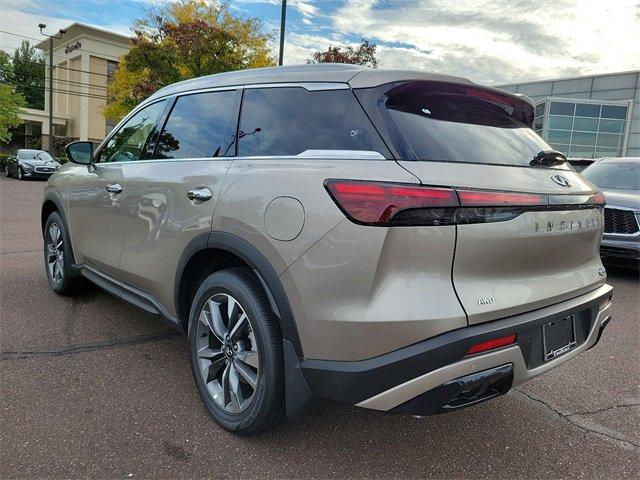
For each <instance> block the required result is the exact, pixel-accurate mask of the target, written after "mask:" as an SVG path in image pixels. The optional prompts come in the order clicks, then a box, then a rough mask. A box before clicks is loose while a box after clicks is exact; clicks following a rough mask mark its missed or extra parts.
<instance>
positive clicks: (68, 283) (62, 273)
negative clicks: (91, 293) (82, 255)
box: [43, 212, 82, 295]
mask: <svg viewBox="0 0 640 480" xmlns="http://www.w3.org/2000/svg"><path fill="white" fill-rule="evenodd" d="M43 233H44V265H45V270H46V273H47V280H49V286H51V289H52V290H53V291H54V292H56V293H58V294H60V295H68V294H70V293H74V292H75V291H76V290H78V287H79V286H80V285H81V284H82V282H81V278H79V276H78V274H77V273H76V271H75V270H74V269H73V266H72V264H71V263H72V260H71V258H72V255H71V245H70V243H69V235H68V233H67V230H66V228H65V226H64V223H63V221H62V217H61V216H60V214H59V213H58V212H53V213H52V214H51V215H49V218H47V222H46V223H45V226H44V232H43Z"/></svg>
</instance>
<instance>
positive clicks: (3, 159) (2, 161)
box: [0, 153, 9, 172]
mask: <svg viewBox="0 0 640 480" xmlns="http://www.w3.org/2000/svg"><path fill="white" fill-rule="evenodd" d="M7 158H9V154H8V153H0V171H2V172H4V167H5V165H6V164H7Z"/></svg>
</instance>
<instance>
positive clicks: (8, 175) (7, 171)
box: [4, 164, 11, 177]
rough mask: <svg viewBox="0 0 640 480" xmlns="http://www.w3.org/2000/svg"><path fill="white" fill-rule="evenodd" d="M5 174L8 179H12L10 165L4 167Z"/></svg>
mask: <svg viewBox="0 0 640 480" xmlns="http://www.w3.org/2000/svg"><path fill="white" fill-rule="evenodd" d="M4 174H5V175H6V176H7V177H10V176H11V174H10V173H9V165H8V164H5V165H4Z"/></svg>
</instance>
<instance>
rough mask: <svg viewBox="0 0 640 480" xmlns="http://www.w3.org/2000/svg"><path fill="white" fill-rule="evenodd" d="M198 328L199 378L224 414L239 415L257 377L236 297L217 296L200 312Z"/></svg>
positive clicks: (253, 346)
mask: <svg viewBox="0 0 640 480" xmlns="http://www.w3.org/2000/svg"><path fill="white" fill-rule="evenodd" d="M197 329H198V331H197V337H196V338H197V344H196V348H197V349H198V352H197V355H198V362H199V367H200V375H201V377H202V380H203V381H204V384H205V385H206V389H207V391H208V392H209V395H210V396H211V398H212V399H213V400H214V401H215V402H216V403H217V404H218V406H219V407H221V408H222V409H223V410H224V411H225V412H227V413H240V412H242V411H243V410H245V409H246V408H247V407H248V406H249V405H250V404H251V400H252V399H253V397H254V395H255V392H256V389H257V385H258V378H259V375H260V361H259V360H260V355H259V351H258V344H257V342H256V338H255V333H254V331H253V328H252V326H251V321H250V319H249V317H248V316H247V314H246V312H245V310H244V308H242V306H241V305H240V303H239V302H238V301H237V300H236V299H235V298H233V297H232V296H231V295H228V294H226V293H217V294H215V295H213V296H212V297H210V298H209V299H208V300H207V301H206V302H205V303H204V305H203V307H202V309H201V310H200V314H199V317H198V326H197Z"/></svg>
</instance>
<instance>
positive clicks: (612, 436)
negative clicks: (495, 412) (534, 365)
mask: <svg viewBox="0 0 640 480" xmlns="http://www.w3.org/2000/svg"><path fill="white" fill-rule="evenodd" d="M513 390H514V391H516V392H517V393H519V394H521V395H522V396H524V397H526V398H528V399H529V400H531V401H533V402H536V403H538V404H541V405H544V406H545V407H546V408H547V409H548V410H549V411H550V412H552V413H554V414H555V415H557V416H558V417H560V418H561V419H562V420H564V421H565V422H567V423H569V424H571V425H572V426H574V427H575V428H577V429H578V430H580V431H582V432H584V433H585V434H593V435H599V436H602V437H605V438H606V439H608V440H611V441H613V442H614V443H616V444H618V445H620V446H621V447H622V448H625V449H627V450H637V449H640V444H639V443H636V442H634V441H633V440H631V439H629V438H628V437H626V436H625V435H623V434H621V433H619V432H616V431H615V430H610V429H608V428H606V427H604V426H602V425H599V424H597V423H594V422H590V421H587V420H580V419H579V415H588V414H589V413H579V412H577V413H567V412H563V411H562V410H560V409H558V408H557V407H555V406H554V405H551V404H550V403H547V402H545V401H544V400H542V399H541V398H539V397H536V396H534V395H531V394H529V393H527V392H525V391H523V390H520V389H519V388H514V389H513ZM633 405H635V404H631V405H623V406H633ZM611 408H616V406H615V405H614V406H611V407H607V408H604V409H602V411H604V410H609V409H611Z"/></svg>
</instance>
